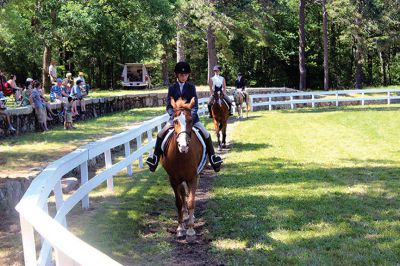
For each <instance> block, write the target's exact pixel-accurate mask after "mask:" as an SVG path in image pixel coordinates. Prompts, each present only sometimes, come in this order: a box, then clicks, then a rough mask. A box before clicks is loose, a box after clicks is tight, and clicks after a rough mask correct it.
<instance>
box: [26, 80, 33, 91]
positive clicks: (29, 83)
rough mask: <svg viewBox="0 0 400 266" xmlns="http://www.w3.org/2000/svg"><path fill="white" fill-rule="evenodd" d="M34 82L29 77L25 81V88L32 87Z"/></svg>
mask: <svg viewBox="0 0 400 266" xmlns="http://www.w3.org/2000/svg"><path fill="white" fill-rule="evenodd" d="M32 82H33V79H32V78H27V79H26V81H25V89H27V88H29V89H32Z"/></svg>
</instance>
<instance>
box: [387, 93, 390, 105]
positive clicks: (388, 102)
mask: <svg viewBox="0 0 400 266" xmlns="http://www.w3.org/2000/svg"><path fill="white" fill-rule="evenodd" d="M387 97H388V99H387V104H390V91H388V92H387Z"/></svg>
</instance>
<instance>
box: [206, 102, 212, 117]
mask: <svg viewBox="0 0 400 266" xmlns="http://www.w3.org/2000/svg"><path fill="white" fill-rule="evenodd" d="M207 107H208V116H209V117H210V118H212V117H213V116H212V112H211V107H212V105H211V104H208V105H207Z"/></svg>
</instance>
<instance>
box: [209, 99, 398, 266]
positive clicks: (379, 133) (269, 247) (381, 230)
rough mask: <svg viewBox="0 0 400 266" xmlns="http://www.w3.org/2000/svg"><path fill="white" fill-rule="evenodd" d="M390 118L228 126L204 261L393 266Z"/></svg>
mask: <svg viewBox="0 0 400 266" xmlns="http://www.w3.org/2000/svg"><path fill="white" fill-rule="evenodd" d="M399 111H400V106H398V105H394V106H392V107H387V108H384V107H382V106H381V107H375V108H374V107H369V108H361V107H357V108H339V109H325V110H321V109H301V110H286V111H272V112H258V113H253V117H251V118H250V119H249V120H248V121H246V122H244V123H243V122H241V123H236V124H235V125H234V129H233V135H232V136H230V139H231V140H232V150H231V151H230V152H229V154H228V155H227V158H226V160H225V167H224V169H223V171H222V174H221V175H220V177H219V178H218V179H217V181H216V184H215V187H214V194H213V195H214V196H213V200H212V201H211V204H210V205H209V206H210V207H209V209H208V213H207V219H208V221H209V224H210V228H209V230H210V234H211V236H213V237H214V238H216V241H214V242H213V254H215V255H216V256H217V257H218V258H219V259H220V260H221V261H225V262H227V264H233V265H241V264H270V265H271V264H272V265H275V264H320V265H321V264H322V265H325V264H329V265H331V264H337V265H342V264H396V263H397V262H398V261H399V260H400V251H399V250H400V249H399V248H400V231H399V230H398V229H399V228H400V222H399V218H400V211H399V209H400V201H399V200H398V196H399V192H400V182H399V181H398V176H399V174H400V150H399V147H398V145H396V142H397V141H396V139H397V138H398V136H399V135H398V132H400V117H399V116H398V112H399ZM226 239H229V241H228V242H227V243H226V244H224V243H225V242H224V241H225V240H226ZM243 242H245V243H246V247H245V248H241V249H232V248H231V247H232V246H236V245H239V246H241V245H242V243H243ZM260 247H264V248H262V249H260ZM260 251H262V252H260Z"/></svg>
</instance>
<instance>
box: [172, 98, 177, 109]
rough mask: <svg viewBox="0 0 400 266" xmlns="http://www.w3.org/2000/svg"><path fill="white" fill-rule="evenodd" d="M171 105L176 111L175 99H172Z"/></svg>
mask: <svg viewBox="0 0 400 266" xmlns="http://www.w3.org/2000/svg"><path fill="white" fill-rule="evenodd" d="M171 105H172V108H174V109H176V103H175V99H174V97H171Z"/></svg>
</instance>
